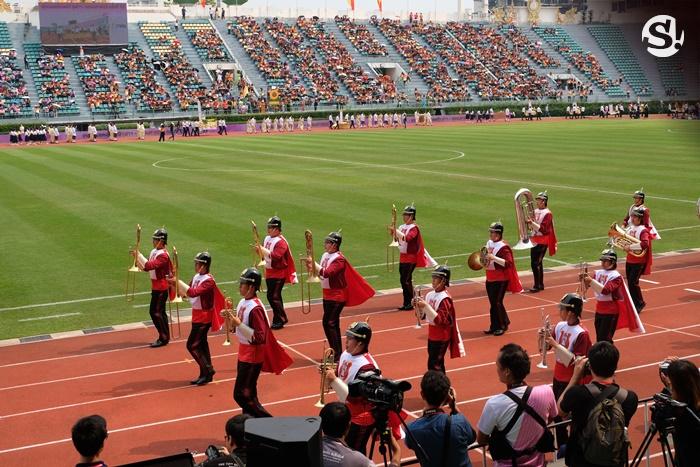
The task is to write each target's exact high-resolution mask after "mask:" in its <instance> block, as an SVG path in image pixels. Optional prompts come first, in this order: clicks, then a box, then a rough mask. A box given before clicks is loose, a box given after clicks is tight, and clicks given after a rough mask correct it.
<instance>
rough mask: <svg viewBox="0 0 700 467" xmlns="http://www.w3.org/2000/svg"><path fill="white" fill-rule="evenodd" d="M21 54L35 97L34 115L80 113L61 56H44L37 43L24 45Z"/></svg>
mask: <svg viewBox="0 0 700 467" xmlns="http://www.w3.org/2000/svg"><path fill="white" fill-rule="evenodd" d="M24 53H25V54H26V56H27V61H28V63H29V69H30V70H31V72H32V79H33V80H34V86H36V90H37V94H38V95H39V102H37V103H36V104H35V106H34V115H35V116H38V115H49V116H65V115H78V114H79V113H80V111H79V109H78V104H77V103H76V102H75V93H74V92H73V90H72V89H71V86H70V79H69V77H68V73H67V72H66V68H65V65H64V57H63V55H61V54H58V53H57V54H54V55H50V54H44V53H43V50H42V48H41V44H38V43H27V44H24Z"/></svg>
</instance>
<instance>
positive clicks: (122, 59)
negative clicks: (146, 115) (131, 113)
mask: <svg viewBox="0 0 700 467" xmlns="http://www.w3.org/2000/svg"><path fill="white" fill-rule="evenodd" d="M114 61H115V62H116V63H117V67H119V72H120V73H121V75H122V82H123V85H124V94H125V97H126V99H127V100H131V102H133V104H134V105H135V106H136V110H138V111H139V112H146V111H148V112H162V111H168V110H172V108H173V104H172V99H171V98H170V94H168V91H167V90H166V89H165V88H164V87H163V86H161V85H160V84H158V82H157V81H156V77H155V75H156V72H155V71H154V70H153V68H152V66H151V65H150V63H148V59H147V58H146V53H145V52H144V51H143V49H141V48H140V47H139V46H138V45H136V44H135V43H131V44H129V47H128V48H126V49H123V50H122V51H121V52H120V53H118V54H117V55H115V56H114Z"/></svg>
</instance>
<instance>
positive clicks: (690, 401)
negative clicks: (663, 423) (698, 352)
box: [668, 360, 700, 467]
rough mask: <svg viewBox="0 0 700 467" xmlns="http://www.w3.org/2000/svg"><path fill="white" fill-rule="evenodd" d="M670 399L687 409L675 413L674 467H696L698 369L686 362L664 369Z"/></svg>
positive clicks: (699, 397)
mask: <svg viewBox="0 0 700 467" xmlns="http://www.w3.org/2000/svg"><path fill="white" fill-rule="evenodd" d="M668 379H669V380H670V386H671V396H672V397H673V398H674V399H675V400H677V401H678V402H682V403H684V404H687V406H688V409H689V410H690V411H692V412H693V414H695V417H693V415H692V414H691V413H689V412H688V410H686V409H680V410H678V412H677V414H676V415H677V419H676V430H675V431H674V432H673V445H674V447H675V448H676V464H677V465H678V467H690V466H695V465H698V464H697V462H698V459H700V443H698V440H700V421H698V420H696V417H697V418H700V373H698V367H697V366H695V364H694V363H693V362H691V361H688V360H675V361H672V362H671V364H670V365H669V366H668Z"/></svg>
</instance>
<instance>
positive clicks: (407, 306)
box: [397, 305, 413, 311]
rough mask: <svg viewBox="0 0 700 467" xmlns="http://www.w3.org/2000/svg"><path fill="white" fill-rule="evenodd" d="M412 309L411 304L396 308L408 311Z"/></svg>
mask: <svg viewBox="0 0 700 467" xmlns="http://www.w3.org/2000/svg"><path fill="white" fill-rule="evenodd" d="M412 309H413V305H403V306H400V307H398V308H397V310H401V311H409V310H412Z"/></svg>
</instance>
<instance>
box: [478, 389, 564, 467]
mask: <svg viewBox="0 0 700 467" xmlns="http://www.w3.org/2000/svg"><path fill="white" fill-rule="evenodd" d="M531 392H532V388H531V387H530V386H528V387H527V389H525V394H523V398H522V399H520V398H519V397H518V396H516V395H515V394H513V393H512V392H510V391H506V392H504V393H503V394H504V395H505V396H507V397H509V398H510V399H511V400H512V401H513V402H515V403H516V404H517V405H518V408H517V409H516V411H515V414H513V417H512V418H511V419H510V421H509V422H508V425H506V427H505V428H504V429H503V430H502V431H499V430H494V431H493V432H492V433H491V437H490V439H489V451H490V452H491V458H492V459H494V460H510V461H511V462H512V465H513V466H514V467H515V466H517V465H518V464H517V459H518V457H520V456H524V455H528V454H532V453H533V452H535V451H537V452H542V453H544V452H554V450H555V449H554V434H553V433H552V432H551V431H549V429H548V428H547V424H546V423H545V421H544V420H543V419H542V417H541V416H540V414H538V413H537V412H536V411H535V409H533V408H532V407H530V406H529V405H527V400H528V399H529V398H530V393H531ZM523 412H527V414H528V415H530V416H531V417H532V418H533V419H535V421H536V422H537V423H539V424H540V425H541V426H542V428H544V432H543V433H542V436H541V437H540V439H539V440H538V441H537V444H535V445H534V446H532V447H530V448H527V449H523V450H521V451H516V450H515V449H513V446H511V445H510V442H508V439H507V438H506V435H507V434H508V433H509V432H510V430H512V429H513V427H514V426H515V422H517V421H518V419H519V418H520V416H521V415H522V414H523Z"/></svg>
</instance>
